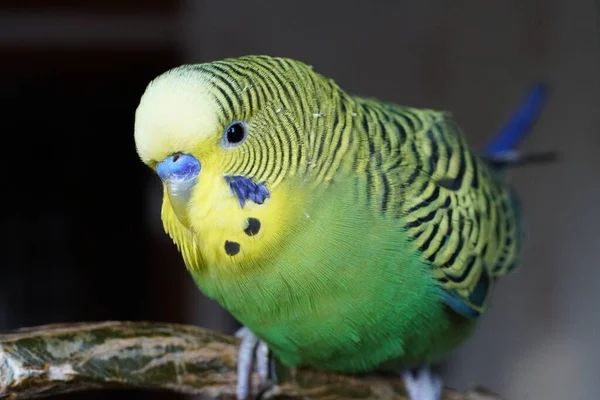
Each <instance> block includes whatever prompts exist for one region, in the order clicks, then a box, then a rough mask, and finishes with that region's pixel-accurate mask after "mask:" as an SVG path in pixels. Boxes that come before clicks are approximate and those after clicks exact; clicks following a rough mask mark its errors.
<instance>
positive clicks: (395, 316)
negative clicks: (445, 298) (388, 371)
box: [248, 296, 474, 373]
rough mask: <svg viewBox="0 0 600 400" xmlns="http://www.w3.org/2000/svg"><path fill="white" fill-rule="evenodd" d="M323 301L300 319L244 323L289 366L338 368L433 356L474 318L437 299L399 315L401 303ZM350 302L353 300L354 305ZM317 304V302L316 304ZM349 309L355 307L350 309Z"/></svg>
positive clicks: (397, 364) (400, 364)
mask: <svg viewBox="0 0 600 400" xmlns="http://www.w3.org/2000/svg"><path fill="white" fill-rule="evenodd" d="M353 297H354V299H348V298H346V299H344V300H343V304H339V305H338V306H336V305H335V304H331V300H330V299H328V303H327V304H326V305H325V306H324V308H326V309H327V310H332V309H333V310H335V309H337V310H339V312H337V313H333V314H326V313H325V314H322V313H320V312H319V310H318V309H316V310H314V311H315V312H314V313H306V314H304V315H302V316H301V317H299V318H290V319H281V320H273V322H272V323H268V324H262V325H260V326H252V324H250V325H249V326H248V327H249V328H250V329H251V330H252V331H253V332H254V333H255V334H256V335H257V336H259V337H260V338H261V339H262V340H264V341H265V342H266V343H267V344H268V345H269V348H270V349H271V350H272V351H273V352H274V354H275V355H276V356H277V357H278V358H279V359H280V361H281V362H282V363H283V364H285V365H288V366H313V367H316V368H320V369H325V370H330V371H337V372H342V373H360V372H368V371H372V370H376V369H385V368H387V367H391V368H392V369H399V368H405V367H413V366H418V365H420V364H422V363H427V362H432V361H436V360H438V359H439V358H441V357H442V356H443V355H444V354H446V353H447V352H448V351H449V350H450V349H452V348H453V347H454V346H456V345H457V344H459V343H460V342H461V341H462V340H463V339H464V338H465V337H466V336H468V334H469V333H470V332H471V330H472V327H473V325H474V323H473V322H472V321H468V320H466V319H464V318H462V317H458V316H456V315H454V314H452V313H450V312H448V310H447V309H446V308H445V306H443V304H441V303H436V304H435V305H434V306H433V307H429V308H428V309H423V310H421V311H420V312H417V313H412V314H404V315H402V313H403V312H402V311H399V310H402V309H403V308H402V307H384V306H383V305H382V304H380V305H379V307H377V306H371V307H369V309H370V313H368V312H365V310H364V309H363V307H361V304H360V303H361V299H360V298H359V297H357V296H353ZM352 301H354V302H356V304H355V307H348V306H351V305H352ZM317 304H318V303H317ZM352 310H355V311H354V312H353V311H352Z"/></svg>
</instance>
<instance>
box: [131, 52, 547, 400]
mask: <svg viewBox="0 0 600 400" xmlns="http://www.w3.org/2000/svg"><path fill="white" fill-rule="evenodd" d="M543 91H544V89H543V87H539V88H537V89H536V90H534V93H533V94H532V95H531V96H530V98H529V100H528V103H526V104H525V105H524V106H523V107H524V108H523V109H522V110H521V111H520V114H518V115H517V117H516V119H515V121H513V122H514V123H513V124H512V125H510V126H508V127H507V128H506V129H505V130H504V131H502V132H501V134H500V135H499V137H498V138H497V139H496V141H495V142H493V143H492V145H491V146H490V147H489V148H487V149H485V151H484V152H481V153H476V152H473V151H471V150H470V149H469V147H468V146H467V144H466V143H465V139H464V137H463V136H462V134H461V133H460V132H459V128H458V127H457V125H456V123H455V122H454V121H453V120H452V119H451V116H450V115H449V114H448V113H446V112H440V111H434V110H429V109H417V108H410V107H403V106H399V105H395V104H390V103H385V102H381V101H377V100H374V99H368V98H362V97H355V96H352V95H349V94H347V93H346V92H345V91H344V90H343V89H341V88H340V87H339V86H338V85H337V84H336V83H335V82H334V81H333V80H331V79H329V78H327V77H324V76H322V75H320V74H318V73H317V72H315V71H314V70H313V68H312V67H310V66H308V65H306V64H304V63H302V62H300V61H296V60H292V59H287V58H274V57H269V56H244V57H240V58H232V59H225V60H220V61H216V62H210V63H205V64H197V65H183V66H180V67H177V68H174V69H172V70H169V71H167V72H165V73H164V74H162V75H160V76H159V77H157V78H156V79H154V80H153V81H152V82H151V83H150V84H149V85H148V87H147V89H146V91H145V93H144V94H143V96H142V98H141V101H140V104H139V107H138V109H137V111H136V120H135V142H136V148H137V151H138V154H139V156H140V158H141V159H142V161H143V162H144V163H145V164H147V165H148V166H150V167H151V168H152V169H153V170H154V171H156V173H157V174H158V176H159V177H160V179H161V180H162V182H163V184H164V185H163V186H164V199H163V204H162V214H161V216H162V220H163V222H164V228H165V230H166V232H167V233H168V234H169V235H170V236H171V238H172V239H173V240H174V242H175V243H176V244H177V246H178V248H179V250H180V252H181V254H182V255H183V259H184V260H185V264H186V266H187V268H188V270H189V271H190V273H191V275H192V277H193V279H194V280H195V282H196V283H197V285H198V286H199V288H200V289H201V290H202V291H203V292H204V293H205V294H206V295H208V296H210V297H212V298H213V299H216V300H217V301H218V302H219V303H220V304H221V305H222V306H223V307H224V308H225V309H227V310H228V311H229V312H230V313H231V314H232V315H233V316H234V317H235V318H237V319H238V320H239V321H240V322H241V323H242V324H243V325H244V326H245V328H244V329H243V330H241V331H240V336H241V337H242V338H243V340H242V346H241V349H240V361H239V367H238V372H239V377H238V379H239V382H238V397H239V398H240V399H242V398H246V397H247V396H249V395H250V393H251V392H252V388H251V385H250V383H249V377H250V372H251V370H252V367H253V364H254V362H255V361H256V362H257V363H258V365H259V373H260V376H261V378H262V379H263V380H266V379H267V377H268V368H267V363H266V361H265V354H266V352H265V351H264V349H265V348H268V349H269V350H270V351H271V352H272V354H274V356H276V357H277V358H278V359H279V360H280V362H281V363H283V364H284V365H287V366H314V367H316V368H319V369H324V370H331V371H337V372H341V373H360V372H366V371H372V370H388V371H398V374H399V376H403V377H404V379H405V384H406V387H407V391H408V393H409V394H410V396H411V398H412V399H419V400H424V399H427V400H429V399H437V398H439V396H440V393H441V380H440V379H439V377H437V375H435V374H433V373H431V372H430V371H429V370H428V369H427V366H428V365H429V364H431V363H432V362H435V361H437V360H439V359H440V358H441V357H443V356H444V355H445V354H446V353H447V352H448V351H449V350H450V349H452V348H454V347H455V346H457V345H458V344H460V343H461V342H462V341H463V340H464V339H465V338H466V337H467V336H468V335H469V334H470V333H471V332H472V330H473V328H474V325H475V323H476V321H477V319H478V316H480V314H481V313H482V312H484V311H485V309H486V305H487V303H488V299H489V295H490V292H491V289H492V286H493V285H494V283H495V281H496V279H497V278H498V277H500V276H502V275H504V274H506V273H508V272H509V271H511V270H512V269H514V268H515V266H516V265H517V264H518V260H519V253H520V250H521V247H522V236H523V234H522V227H521V225H522V223H521V218H520V211H519V206H518V203H517V200H516V197H515V195H514V193H513V191H512V189H511V188H510V187H509V186H507V184H506V183H505V176H504V173H503V171H504V166H505V165H506V164H507V163H510V162H512V161H514V160H515V159H517V158H518V155H517V156H515V154H517V153H515V152H514V150H515V147H516V144H517V143H518V142H519V141H520V139H521V138H522V136H523V133H524V132H526V131H527V130H528V129H527V126H525V125H527V124H528V123H529V122H531V120H532V118H533V117H532V115H534V114H535V113H536V112H537V111H536V110H537V108H539V104H540V103H541V102H540V101H539V100H540V99H541V97H543ZM257 347H259V348H261V349H262V350H261V351H256V348H257ZM414 369H417V370H418V373H417V374H416V375H413V374H412V373H411V372H410V371H411V370H414Z"/></svg>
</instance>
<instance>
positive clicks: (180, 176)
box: [156, 153, 201, 228]
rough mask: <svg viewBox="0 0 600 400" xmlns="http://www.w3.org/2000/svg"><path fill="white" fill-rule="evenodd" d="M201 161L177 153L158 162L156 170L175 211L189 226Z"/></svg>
mask: <svg viewBox="0 0 600 400" xmlns="http://www.w3.org/2000/svg"><path fill="white" fill-rule="evenodd" d="M200 169H201V165H200V161H198V159H196V158H195V157H194V156H191V155H189V154H181V153H175V154H173V155H170V156H169V157H167V158H165V159H164V160H163V161H161V162H160V163H158V165H157V167H156V172H157V173H158V176H159V177H160V179H161V180H162V181H163V183H164V184H165V186H166V188H167V193H168V194H169V200H170V202H171V206H172V207H173V211H174V212H175V215H177V218H178V219H179V221H180V222H181V223H182V224H183V225H184V226H185V227H186V228H189V226H190V224H189V220H188V204H189V201H190V197H191V195H192V190H193V189H194V186H196V183H198V175H199V174H200Z"/></svg>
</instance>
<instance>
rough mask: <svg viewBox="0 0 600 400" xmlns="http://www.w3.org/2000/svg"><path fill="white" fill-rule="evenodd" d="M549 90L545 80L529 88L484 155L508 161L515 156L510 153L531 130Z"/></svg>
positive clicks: (484, 151) (484, 150) (486, 148)
mask: <svg viewBox="0 0 600 400" xmlns="http://www.w3.org/2000/svg"><path fill="white" fill-rule="evenodd" d="M548 91H549V88H548V85H547V84H546V83H544V82H540V83H537V84H536V85H534V86H533V88H531V89H530V90H529V92H528V93H527V95H526V96H525V97H524V99H523V100H522V102H521V104H520V106H519V108H518V109H517V110H516V112H515V113H514V114H513V115H512V117H511V118H510V120H509V121H508V123H506V124H505V125H504V126H503V127H502V129H500V131H499V132H498V133H497V134H496V137H495V138H494V139H493V140H492V141H491V142H490V143H489V144H488V145H487V146H486V147H485V148H484V149H483V151H482V153H483V156H484V157H489V158H491V159H494V158H497V159H505V160H506V161H509V159H511V158H513V156H511V155H510V153H513V152H514V151H515V149H516V148H517V146H518V145H519V143H520V142H521V141H522V140H523V139H524V138H525V137H526V136H527V134H528V133H529V132H530V131H531V128H532V127H533V124H534V123H535V122H536V120H537V118H538V116H539V114H540V112H541V110H542V107H543V106H544V103H545V101H546V98H547V97H548Z"/></svg>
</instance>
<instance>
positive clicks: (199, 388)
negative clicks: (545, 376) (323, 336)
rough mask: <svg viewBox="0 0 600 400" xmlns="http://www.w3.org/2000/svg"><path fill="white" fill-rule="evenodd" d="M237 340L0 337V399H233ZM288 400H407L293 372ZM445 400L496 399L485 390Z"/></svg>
mask: <svg viewBox="0 0 600 400" xmlns="http://www.w3.org/2000/svg"><path fill="white" fill-rule="evenodd" d="M238 344H239V342H238V339H236V338H234V337H232V336H228V335H224V334H219V333H216V332H213V331H209V330H206V329H202V328H197V327H192V326H186V325H177V324H162V323H148V322H99V323H82V324H55V325H46V326H41V327H36V328H27V329H20V330H17V331H14V332H10V333H7V334H2V335H0V399H5V398H7V399H25V398H33V397H42V396H49V395H52V394H57V393H64V392H71V391H82V390H92V389H101V388H111V387H112V388H114V387H124V388H143V389H153V390H170V391H175V392H180V393H189V394H196V395H203V396H207V397H210V398H215V399H234V398H235V382H236V362H237V346H238ZM290 376H291V378H288V379H287V380H286V381H284V382H282V384H281V385H280V387H279V390H278V395H277V398H286V399H340V398H341V399H350V398H351V399H405V398H406V397H405V392H404V389H403V387H402V383H401V379H399V378H398V377H385V376H374V375H373V376H363V377H352V376H342V375H336V374H331V373H324V372H319V371H314V370H309V369H301V370H298V371H294V373H293V374H291V375H290ZM444 398H445V399H451V400H466V399H471V400H474V399H479V400H484V399H497V397H494V396H491V395H488V394H485V393H484V392H483V391H472V392H470V393H466V394H460V393H457V392H454V391H451V390H446V392H445V397H444Z"/></svg>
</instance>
